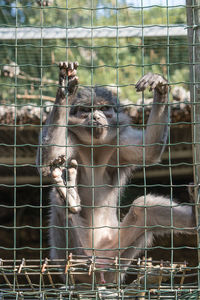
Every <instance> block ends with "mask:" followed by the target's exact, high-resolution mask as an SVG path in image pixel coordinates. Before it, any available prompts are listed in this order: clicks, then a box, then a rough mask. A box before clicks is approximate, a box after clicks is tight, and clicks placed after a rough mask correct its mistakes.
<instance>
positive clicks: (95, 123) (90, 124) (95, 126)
mask: <svg viewBox="0 0 200 300" xmlns="http://www.w3.org/2000/svg"><path fill="white" fill-rule="evenodd" d="M88 125H89V126H90V127H91V128H94V129H95V128H105V127H108V125H107V124H102V123H99V122H97V121H93V122H92V121H90V122H88Z"/></svg>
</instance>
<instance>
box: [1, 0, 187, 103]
mask: <svg viewBox="0 0 200 300" xmlns="http://www.w3.org/2000/svg"><path fill="white" fill-rule="evenodd" d="M118 2H119V3H118V5H119V7H118V9H117V10H116V1H114V0H113V1H108V0H94V1H93V8H94V10H91V1H90V0H79V1H78V5H77V2H74V1H68V7H66V3H67V2H66V1H65V0H59V1H56V0H55V1H53V2H52V4H51V6H49V7H43V8H40V6H38V4H37V1H33V0H32V1H31V0H18V1H17V4H18V7H17V9H16V7H15V5H16V1H14V0H10V1H8V0H7V1H6V0H0V5H1V10H0V26H2V27H3V26H17V27H21V26H34V27H62V28H74V27H89V28H90V27H91V26H141V25H144V26H148V25H152V24H154V25H167V24H182V23H185V22H186V12H185V8H184V7H177V8H167V7H152V8H148V9H147V8H146V9H141V8H136V7H134V6H129V7H128V5H127V4H126V1H125V0H123V1H122V0H121V1H118ZM16 42H17V47H16ZM187 51H188V48H187V41H186V39H185V38H179V39H178V38H171V37H170V39H169V45H168V39H166V38H163V39H156V38H154V39H152V38H151V39H149V38H144V41H142V39H140V38H118V39H110V38H102V39H93V40H92V39H80V40H78V39H74V40H71V39H69V40H68V41H66V40H58V39H54V40H18V41H1V47H0V56H1V66H2V68H3V66H4V65H5V64H10V63H11V62H17V64H18V65H19V66H20V70H21V72H22V74H25V76H26V74H27V75H28V76H30V77H32V78H36V79H37V78H38V81H37V80H36V81H34V80H30V79H28V80H25V79H22V78H17V79H15V78H9V77H3V76H1V79H2V80H1V92H0V101H1V100H6V101H11V102H13V101H14V99H15V98H16V94H24V93H29V94H31V95H32V94H34V95H40V94H41V88H42V94H43V95H47V96H51V97H54V95H55V92H56V80H57V77H58V70H57V64H58V62H59V61H66V60H69V61H75V60H76V61H79V63H80V67H79V78H80V83H81V84H82V85H91V84H92V85H94V84H97V85H117V86H119V87H120V92H121V98H128V99H130V100H132V101H136V100H137V99H138V98H139V97H140V96H139V95H138V94H136V93H135V91H134V84H135V83H136V82H137V80H138V79H139V78H140V77H141V75H142V74H144V73H146V72H149V71H151V72H157V73H163V74H164V75H165V76H169V79H170V80H171V82H172V83H176V82H179V81H181V82H185V81H188V68H187V65H186V64H187V62H188V60H187V55H188V53H187ZM47 80H54V82H53V83H48V82H47ZM16 83H17V88H15V85H16ZM41 83H43V84H42V87H41ZM149 95H150V94H149ZM21 102H22V103H23V101H21ZM24 103H27V100H25V102H24Z"/></svg>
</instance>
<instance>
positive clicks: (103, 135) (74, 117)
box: [69, 99, 117, 143]
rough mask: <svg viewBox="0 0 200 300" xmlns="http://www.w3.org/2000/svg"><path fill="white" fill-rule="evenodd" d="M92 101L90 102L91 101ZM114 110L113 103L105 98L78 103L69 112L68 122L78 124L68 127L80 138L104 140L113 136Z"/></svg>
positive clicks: (95, 140)
mask: <svg viewBox="0 0 200 300" xmlns="http://www.w3.org/2000/svg"><path fill="white" fill-rule="evenodd" d="M91 102H92V103H91ZM116 119H117V116H116V112H115V110H114V108H113V104H112V103H109V102H108V101H105V99H94V100H93V101H91V100H90V102H89V103H88V101H87V102H86V103H78V104H76V106H75V109H73V113H72V112H71V113H70V122H69V123H70V124H72V123H73V124H75V123H76V124H78V126H73V127H71V128H70V130H71V131H73V132H74V133H75V134H76V135H78V137H79V138H80V140H84V141H85V142H89V143H91V140H92V138H93V142H94V143H101V142H105V141H107V140H108V139H110V138H112V136H113V129H114V126H113V125H114V124H116ZM115 131H116V129H115Z"/></svg>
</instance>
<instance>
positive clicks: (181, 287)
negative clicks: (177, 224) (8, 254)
mask: <svg viewBox="0 0 200 300" xmlns="http://www.w3.org/2000/svg"><path fill="white" fill-rule="evenodd" d="M96 258H97V257H96ZM101 258H102V257H101ZM126 265H129V260H128V259H121V262H120V264H119V261H118V257H115V258H110V259H108V263H107V266H106V269H103V271H104V272H106V271H107V270H109V271H111V272H115V274H116V279H115V281H114V282H113V283H112V284H111V283H109V284H105V285H99V284H96V285H95V288H94V289H90V285H89V286H88V285H87V284H81V283H76V282H75V279H74V275H76V274H91V273H92V274H94V278H95V273H96V272H98V271H100V270H101V269H102V268H101V265H100V264H98V263H95V258H94V257H88V256H87V257H86V256H77V255H72V254H70V255H69V258H68V260H67V261H65V260H48V259H47V258H46V259H44V260H43V261H42V264H41V261H40V260H30V259H27V260H26V259H22V260H17V261H16V262H15V264H14V262H13V260H1V267H0V279H3V281H2V282H3V283H1V284H0V287H1V290H5V297H8V299H29V297H30V299H43V296H44V297H45V298H44V299H51V297H54V296H60V297H61V299H62V297H64V298H63V299H68V298H66V297H69V299H71V298H70V297H72V299H74V298H78V299H136V298H137V297H139V298H143V297H145V296H146V297H149V296H150V299H158V297H159V298H161V299H162V298H164V299H168V297H170V296H171V295H175V294H174V293H175V292H176V293H177V297H183V299H184V296H187V295H188V294H191V293H194V294H195V290H196V289H197V282H195V281H193V283H192V284H191V283H186V284H184V281H185V279H187V278H193V279H194V278H197V269H196V268H192V269H191V268H188V267H187V265H186V263H177V264H173V265H171V264H170V262H163V261H152V259H148V260H146V259H145V258H143V259H137V260H136V259H134V260H133V261H132V265H131V267H130V268H129V273H130V274H132V275H135V278H136V279H135V280H134V281H133V282H132V283H131V284H130V285H125V284H122V285H121V288H120V290H119V291H118V290H117V287H118V284H117V281H118V278H117V277H118V272H122V273H123V272H124V271H123V267H125V266H126ZM119 268H122V269H119ZM63 274H65V276H68V277H69V281H68V283H69V285H68V286H66V285H63V284H61V283H60V280H59V278H60V275H63ZM171 274H173V277H174V286H173V288H172V287H171V285H170V284H169V282H168V281H169V278H170V277H171ZM146 276H147V289H145V288H144V284H145V280H146V279H145V277H146ZM167 282H168V283H167ZM17 297H18V298H17ZM166 297H167V298H166ZM5 299H7V298H5ZM59 299H60V298H59ZM137 299H138V298H137ZM174 299H175V298H174Z"/></svg>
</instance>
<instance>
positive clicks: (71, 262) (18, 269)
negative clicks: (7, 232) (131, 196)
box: [0, 0, 199, 299]
mask: <svg viewBox="0 0 200 300" xmlns="http://www.w3.org/2000/svg"><path fill="white" fill-rule="evenodd" d="M195 3H196V2H195ZM195 3H189V4H188V5H192V6H194V5H195ZM15 4H16V8H17V9H16V10H18V7H21V3H20V1H17V0H16V1H15ZM68 5H69V4H68V2H66V9H65V13H66V24H65V26H64V27H65V28H66V39H65V40H66V45H65V46H66V55H65V58H66V60H68V50H69V49H70V45H69V39H68V30H67V29H68V28H69V24H68V18H67V14H68V12H69V7H68ZM94 7H95V1H93V0H92V1H91V3H90V8H89V9H88V10H89V11H90V22H91V23H90V27H91V28H90V29H91V36H90V46H89V47H90V49H91V82H90V83H91V86H93V85H94V80H93V78H94V69H95V64H94V52H93V49H95V44H94V36H93V28H94V23H93V20H94ZM119 7H120V1H119V0H118V1H116V3H115V11H116V14H115V24H116V31H117V34H116V40H115V45H116V80H115V84H116V86H117V87H119V86H120V81H119V72H118V66H119V47H118V45H119V44H120V41H119V35H118V28H119V15H118V14H119ZM43 8H44V7H43V5H42V6H41V8H40V9H39V11H40V28H41V31H40V33H41V36H40V62H39V63H38V65H40V99H41V101H40V103H39V106H40V107H41V108H42V107H43V101H42V96H43V73H44V71H43V60H44V43H43V30H44V10H43ZM139 9H140V13H141V31H142V38H141V47H140V49H141V57H142V61H141V65H140V66H141V70H142V72H141V73H142V74H144V72H145V67H146V64H145V60H144V57H145V52H144V49H145V35H144V30H145V28H146V25H145V22H144V3H143V1H141V6H140V7H139ZM166 18H167V24H166V30H167V42H166V58H167V61H166V66H167V77H168V78H169V79H170V60H169V59H170V55H169V44H170V36H169V27H170V24H169V6H168V2H166ZM18 26H19V22H18V14H17V13H16V17H15V27H16V30H15V44H14V45H13V47H14V49H15V62H16V63H17V61H18V38H17V29H18ZM193 39H194V40H193V41H192V45H195V44H196V43H197V41H196V40H195V36H193ZM72 48H73V47H72ZM192 65H193V66H195V65H196V61H195V56H194V55H193V61H192ZM191 81H192V82H193V86H194V93H195V92H196V90H195V84H196V83H197V80H196V78H195V76H194V75H193V77H192V80H191ZM14 86H15V88H14V108H15V114H14V126H13V128H14V141H13V146H14V147H13V150H14V152H13V165H12V167H13V172H14V183H13V185H12V188H13V191H14V193H13V212H14V213H13V226H12V228H13V260H3V259H2V260H1V265H0V275H1V277H2V279H3V280H2V282H3V283H2V285H1V294H0V297H1V298H2V299H21V298H22V299H53V298H56V297H59V298H58V299H74V298H79V299H133V298H134V297H135V298H136V297H140V298H141V299H142V297H143V298H145V299H153V298H154V296H155V297H157V298H158V297H160V298H164V299H180V297H182V296H183V299H184V297H186V299H192V297H194V299H197V297H198V289H199V280H198V281H197V282H195V280H193V282H192V283H191V282H190V283H188V284H184V280H185V278H187V277H188V278H191V277H192V276H194V278H196V277H195V276H196V275H197V274H198V267H196V268H192V267H190V266H188V265H187V264H186V263H185V262H183V263H175V262H174V249H175V247H174V244H173V239H174V238H173V229H172V232H171V251H170V254H171V258H170V262H162V261H152V260H151V261H149V258H148V252H147V250H148V247H147V245H145V249H144V253H145V254H144V259H143V260H134V261H133V264H132V265H131V267H130V268H129V271H128V272H129V273H131V274H133V275H135V276H136V279H135V281H134V282H133V284H132V285H130V286H128V287H126V286H123V283H122V282H121V277H120V274H121V272H123V271H122V269H123V266H124V264H126V261H125V260H122V259H121V258H120V254H119V257H116V258H113V261H111V264H110V265H109V266H108V269H109V270H110V269H111V270H112V269H113V271H114V272H116V282H115V283H113V286H105V287H101V286H98V285H97V284H96V280H95V272H96V270H97V271H98V266H97V265H95V263H94V257H95V249H94V247H92V248H93V256H92V257H84V258H83V257H73V256H72V257H71V256H70V254H69V253H68V252H67V251H66V260H65V261H60V265H58V266H57V267H56V266H55V265H54V264H52V262H51V263H50V262H49V260H47V259H46V260H44V254H43V252H44V251H43V228H44V224H43V223H44V220H43V206H44V205H43V187H44V184H43V178H42V174H40V185H39V186H40V204H39V208H38V209H39V215H40V224H39V228H37V230H39V231H40V234H39V236H40V245H39V250H37V251H38V252H39V260H31V259H30V260H28V259H22V260H18V259H17V257H18V255H17V253H18V250H19V248H18V247H17V229H18V228H20V227H19V226H17V219H16V217H17V213H16V208H17V207H18V199H17V188H18V184H17V168H18V167H20V166H19V165H17V139H16V137H17V127H18V123H17V118H16V116H17V110H18V107H19V106H20V105H19V103H18V100H17V88H18V86H19V84H18V77H17V76H16V74H15V76H14ZM118 94H119V90H118V88H117V95H118ZM194 99H196V98H195V97H194ZM194 104H195V103H194ZM142 106H143V108H144V107H145V104H144V99H143V105H142ZM168 107H169V116H170V105H169V106H168ZM194 107H195V105H194ZM144 112H145V110H144V109H143V116H142V127H143V128H144V125H145V113H144ZM195 116H196V112H195V110H194V111H193V124H194V128H196V127H195V126H196V124H197V123H198V121H197V120H196V117H195ZM42 120H43V110H42V109H41V110H40V128H41V127H42ZM168 125H169V142H168V147H169V150H168V155H169V156H168V163H169V173H170V189H171V195H170V198H171V199H173V187H174V183H173V176H172V170H171V168H172V167H171V166H173V163H172V161H171V150H170V147H171V140H170V125H171V123H170V118H169V119H168ZM67 137H68V135H67V128H66V145H67V144H68V143H67ZM118 138H119V136H118ZM40 143H41V141H40ZM118 144H119V143H118ZM197 144H198V140H194V145H197ZM7 146H9V145H7ZM21 146H22V147H23V145H21ZM66 151H67V147H66ZM143 151H144V152H143V160H144V161H145V148H144V150H143ZM91 153H92V152H91ZM195 153H196V152H195ZM66 155H67V153H66ZM118 157H119V153H118ZM195 157H196V156H195ZM41 161H42V160H41ZM118 165H119V161H118ZM194 165H195V166H196V165H198V158H195V160H194ZM91 166H93V156H92V155H91ZM119 172H120V170H119V168H118V177H119ZM143 175H144V183H143V185H144V195H146V193H147V192H146V187H147V186H148V185H147V182H146V167H145V163H144V167H143ZM195 176H196V181H195V185H196V186H198V182H199V180H198V170H196V171H195ZM93 178H94V176H93ZM92 186H94V181H93V184H92ZM118 186H119V194H118V216H119V220H120V214H121V212H120V203H121V195H120V181H119V180H118ZM94 200H95V199H94V194H93V206H94ZM67 215H68V209H67V207H66V216H67ZM93 217H94V216H93ZM67 220H68V219H67V218H66V228H67V227H68V222H67ZM2 225H3V224H2ZM119 225H120V224H119ZM171 225H172V226H173V222H172V216H171ZM118 228H120V226H118ZM119 234H120V230H119ZM66 241H67V243H66V249H68V248H69V246H68V239H67V231H66ZM118 248H119V249H120V244H119V245H118ZM68 255H69V257H68ZM63 269H64V273H65V274H67V275H66V283H67V285H65V286H63V287H62V286H61V284H60V283H57V282H56V283H54V279H53V276H55V275H59V274H60V273H63ZM189 271H190V272H189ZM76 272H83V273H84V272H86V273H88V272H90V274H91V276H92V277H93V281H92V285H91V286H89V287H85V288H86V290H87V291H85V289H84V288H83V287H82V286H81V285H79V284H77V285H76V284H75V282H74V280H73V274H76ZM152 272H153V275H152ZM188 272H189V274H188ZM22 274H23V278H24V279H22V278H21V277H22ZM32 276H35V277H34V280H33V282H32ZM35 278H36V279H35ZM149 278H153V280H152V281H153V282H150V283H149ZM21 279H22V283H20V280H21ZM165 279H168V283H165V282H166V280H165ZM35 282H36V283H35ZM58 282H59V280H58ZM76 288H77V290H76ZM88 288H89V290H88ZM191 291H193V293H192V295H191V294H190V292H191ZM131 293H132V294H131ZM188 294H189V295H188ZM187 297H190V298H187ZM195 297H196V298H195ZM157 298H156V299H157Z"/></svg>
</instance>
